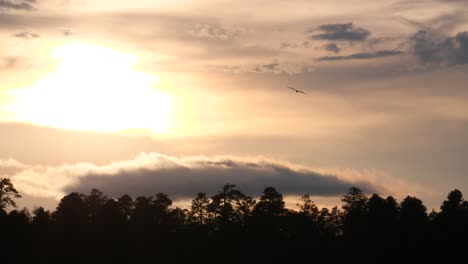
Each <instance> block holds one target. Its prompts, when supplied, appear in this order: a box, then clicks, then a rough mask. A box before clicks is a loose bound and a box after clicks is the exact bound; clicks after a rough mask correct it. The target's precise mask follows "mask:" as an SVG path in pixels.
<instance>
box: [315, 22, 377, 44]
mask: <svg viewBox="0 0 468 264" xmlns="http://www.w3.org/2000/svg"><path fill="white" fill-rule="evenodd" d="M316 31H321V32H322V33H319V34H315V35H312V36H310V38H311V39H317V40H331V41H364V40H366V39H367V37H369V35H370V32H369V31H368V30H366V29H364V28H360V27H355V26H354V25H353V23H345V24H324V25H321V26H319V27H318V28H316V29H311V30H309V32H316Z"/></svg>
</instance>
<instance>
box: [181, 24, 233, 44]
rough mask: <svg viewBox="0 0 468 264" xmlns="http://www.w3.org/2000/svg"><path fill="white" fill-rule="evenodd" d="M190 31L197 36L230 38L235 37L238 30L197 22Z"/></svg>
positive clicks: (220, 38)
mask: <svg viewBox="0 0 468 264" xmlns="http://www.w3.org/2000/svg"><path fill="white" fill-rule="evenodd" d="M189 33H190V34H191V35H192V36H195V37H201V38H214V39H219V40H228V39H231V38H233V37H234V36H235V35H236V34H237V31H236V30H233V29H228V28H225V27H222V26H215V25H208V24H197V25H195V27H194V28H193V29H191V30H190V31H189Z"/></svg>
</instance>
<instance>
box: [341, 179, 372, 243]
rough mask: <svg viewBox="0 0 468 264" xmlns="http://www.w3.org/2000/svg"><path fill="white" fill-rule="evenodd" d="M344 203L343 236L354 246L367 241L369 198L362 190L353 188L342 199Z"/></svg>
mask: <svg viewBox="0 0 468 264" xmlns="http://www.w3.org/2000/svg"><path fill="white" fill-rule="evenodd" d="M341 201H342V202H343V206H342V208H343V223H342V227H343V235H344V236H345V238H346V239H347V240H349V241H350V242H351V243H352V244H351V245H353V246H358V245H362V244H361V243H360V242H363V241H365V240H366V239H367V231H368V230H367V227H368V226H367V212H368V206H367V201H368V199H367V197H366V195H364V193H363V192H362V190H361V189H359V188H357V187H351V188H350V189H349V192H348V193H347V194H346V195H344V196H343V198H342V199H341Z"/></svg>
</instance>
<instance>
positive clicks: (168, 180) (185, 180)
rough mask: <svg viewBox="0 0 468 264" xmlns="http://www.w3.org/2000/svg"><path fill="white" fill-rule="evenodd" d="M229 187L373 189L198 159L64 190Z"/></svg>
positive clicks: (96, 178) (276, 167)
mask: <svg viewBox="0 0 468 264" xmlns="http://www.w3.org/2000/svg"><path fill="white" fill-rule="evenodd" d="M225 183H232V184H236V185H237V186H238V187H239V188H240V189H241V190H242V191H243V192H245V193H247V194H250V195H255V196H256V195H259V194H260V193H261V192H262V191H263V189H264V188H265V187H267V186H274V187H276V188H277V189H278V190H279V191H280V192H282V193H283V194H285V195H298V194H304V193H308V194H311V195H320V196H334V195H342V194H343V193H346V191H347V190H348V188H349V187H350V186H352V185H358V186H359V187H361V188H363V189H364V190H366V191H369V192H371V191H375V190H376V188H375V186H372V185H371V184H370V183H368V182H362V181H357V182H350V181H346V180H343V179H340V178H338V177H336V176H332V175H323V174H319V173H316V172H313V171H301V170H297V169H293V168H290V167H288V166H287V165H282V164H280V163H275V162H271V161H252V162H246V161H240V160H236V159H234V158H233V159H229V158H226V159H222V160H213V159H199V160H197V161H191V162H190V165H187V164H185V165H176V166H173V164H172V165H171V166H169V167H167V166H159V165H158V166H157V168H156V167H153V168H139V169H133V170H126V169H122V170H120V171H119V172H118V173H109V174H105V173H104V174H102V173H101V174H89V175H87V176H84V177H80V179H79V180H78V182H76V184H74V185H72V186H68V187H66V188H65V191H66V192H72V191H78V192H85V193H87V192H89V190H90V189H92V188H97V189H99V190H101V191H103V192H105V193H107V194H109V195H112V196H119V195H122V194H124V193H129V194H131V195H133V196H136V195H154V194H155V193H157V192H165V193H167V194H169V195H170V196H171V197H172V198H175V199H183V198H192V197H194V196H195V194H196V193H197V192H200V191H201V192H207V193H208V194H214V193H216V192H217V191H218V190H219V189H220V188H221V187H222V186H223V185H224V184H225Z"/></svg>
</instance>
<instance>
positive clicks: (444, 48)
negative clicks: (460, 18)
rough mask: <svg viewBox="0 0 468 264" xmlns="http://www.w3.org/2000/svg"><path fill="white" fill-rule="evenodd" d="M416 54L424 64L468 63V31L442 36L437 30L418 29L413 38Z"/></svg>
mask: <svg viewBox="0 0 468 264" xmlns="http://www.w3.org/2000/svg"><path fill="white" fill-rule="evenodd" d="M411 40H412V42H413V52H414V55H415V56H416V57H417V58H418V59H419V61H420V62H421V63H424V64H446V65H457V64H468V32H467V31H464V32H459V33H457V34H456V35H455V36H453V37H441V36H439V34H437V33H435V32H430V31H426V30H420V31H418V32H417V33H416V34H415V35H414V36H413V37H412V38H411Z"/></svg>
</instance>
